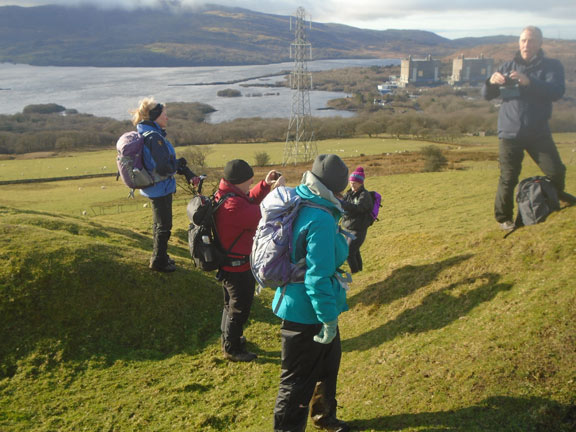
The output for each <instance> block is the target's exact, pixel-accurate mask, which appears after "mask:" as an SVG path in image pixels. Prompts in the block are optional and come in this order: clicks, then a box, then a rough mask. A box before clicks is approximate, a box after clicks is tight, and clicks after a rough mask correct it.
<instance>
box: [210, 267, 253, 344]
mask: <svg viewBox="0 0 576 432" xmlns="http://www.w3.org/2000/svg"><path fill="white" fill-rule="evenodd" d="M218 277H219V279H220V280H221V281H222V291H223V294H224V309H223V310H222V322H221V323H220V329H221V330H222V342H223V347H224V350H225V351H226V352H227V353H229V354H236V353H239V352H241V350H242V348H241V343H240V337H241V336H242V334H243V333H244V324H246V322H247V321H248V317H249V316H250V309H251V308H252V301H253V300H254V290H255V286H256V280H255V279H254V276H253V275H252V271H251V270H248V271H244V272H238V273H233V272H226V271H222V270H221V271H220V272H219V273H218Z"/></svg>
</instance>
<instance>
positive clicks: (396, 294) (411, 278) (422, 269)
mask: <svg viewBox="0 0 576 432" xmlns="http://www.w3.org/2000/svg"><path fill="white" fill-rule="evenodd" d="M472 257H473V255H470V254H466V255H459V256H455V257H452V258H448V259H446V260H444V261H440V262H437V263H433V264H426V265H421V266H413V265H407V266H404V267H402V268H399V269H397V270H394V271H393V272H392V274H391V275H390V276H388V278H386V280H384V281H380V282H377V283H375V284H372V285H369V286H368V287H366V288H365V289H364V290H362V292H360V293H358V294H356V295H355V296H352V297H350V298H349V300H348V304H349V305H350V307H354V306H356V305H357V304H363V305H377V306H380V305H385V304H388V303H392V302H393V301H394V300H397V299H399V298H402V297H406V296H408V295H410V294H412V293H413V292H415V291H417V290H418V289H420V288H422V287H424V286H426V285H428V284H429V283H431V282H432V281H434V280H435V279H436V278H437V277H438V275H439V274H440V273H441V272H442V271H444V270H446V269H447V268H450V267H454V266H457V265H458V264H460V263H462V262H464V261H466V260H468V259H470V258H472Z"/></svg>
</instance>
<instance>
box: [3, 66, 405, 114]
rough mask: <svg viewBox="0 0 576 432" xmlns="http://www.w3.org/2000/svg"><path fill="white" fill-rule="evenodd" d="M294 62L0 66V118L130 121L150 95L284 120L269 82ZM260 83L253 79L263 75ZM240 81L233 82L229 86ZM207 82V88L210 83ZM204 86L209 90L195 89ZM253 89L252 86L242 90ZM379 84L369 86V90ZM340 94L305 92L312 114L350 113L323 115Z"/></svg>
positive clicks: (283, 100) (281, 102)
mask: <svg viewBox="0 0 576 432" xmlns="http://www.w3.org/2000/svg"><path fill="white" fill-rule="evenodd" d="M390 64H394V65H398V64H400V60H398V59H371V60H317V61H311V62H309V63H308V69H309V70H310V71H320V70H330V69H338V68H346V67H369V66H386V65H390ZM292 67H293V63H291V62H289V63H277V64H269V65H253V66H218V67H181V68H97V67H60V66H30V65H22V64H10V63H0V101H1V103H0V114H16V113H18V112H22V110H23V109H24V107H25V106H27V105H32V104H46V103H56V104H59V105H62V106H64V107H66V108H68V109H76V110H78V111H79V112H82V113H88V114H93V115H95V116H104V117H112V118H115V119H118V120H127V119H129V118H130V114H129V111H130V110H131V109H133V108H135V107H136V106H137V104H138V100H139V99H141V98H142V97H145V96H154V98H155V99H156V100H158V101H161V102H201V103H205V104H208V105H211V106H212V107H214V108H215V109H216V110H217V111H216V112H215V113H212V114H210V116H209V118H208V121H209V122H211V123H220V122H224V121H229V120H233V119H237V118H247V117H281V118H288V117H290V103H291V98H290V93H291V90H290V89H288V88H285V87H272V88H267V87H261V86H257V85H262V84H274V83H275V82H277V81H282V80H283V76H282V75H278V76H270V75H274V74H279V73H281V72H284V71H291V70H292ZM264 76H267V77H266V78H258V77H264ZM239 80H245V81H242V82H237V83H235V84H226V83H228V82H231V81H239ZM209 83H213V84H209ZM200 84H209V85H200ZM250 84H254V86H253V87H245V86H246V85H250ZM378 84H379V83H374V86H376V85H378ZM228 88H231V89H237V90H239V91H240V92H241V93H242V97H233V98H230V97H219V96H217V93H218V91H220V90H223V89H228ZM344 96H346V94H344V93H336V92H323V91H311V92H310V106H311V110H312V115H313V116H315V117H331V116H338V115H339V116H346V117H349V116H351V115H353V114H352V113H349V112H347V111H334V110H322V108H325V107H326V103H327V102H328V101H329V100H330V99H335V98H340V97H344Z"/></svg>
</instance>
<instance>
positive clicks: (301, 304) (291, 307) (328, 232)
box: [272, 172, 348, 324]
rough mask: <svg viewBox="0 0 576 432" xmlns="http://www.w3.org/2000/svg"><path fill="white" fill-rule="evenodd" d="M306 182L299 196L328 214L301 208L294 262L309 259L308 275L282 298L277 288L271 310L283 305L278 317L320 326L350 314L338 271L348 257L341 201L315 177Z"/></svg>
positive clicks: (288, 289)
mask: <svg viewBox="0 0 576 432" xmlns="http://www.w3.org/2000/svg"><path fill="white" fill-rule="evenodd" d="M304 179H305V181H304V182H303V184H301V185H300V186H298V187H297V188H296V193H297V194H298V195H300V196H301V197H302V198H303V199H305V200H310V201H311V202H313V203H314V204H319V205H322V206H323V207H326V208H327V209H328V210H329V212H327V211H325V210H323V209H319V208H315V207H307V206H302V207H301V208H300V210H299V213H298V216H297V217H296V220H295V221H294V225H293V229H294V235H293V239H292V252H291V260H292V262H294V263H296V262H298V261H299V260H300V259H301V258H303V257H306V275H305V277H304V282H303V283H291V284H288V285H287V286H286V288H285V290H284V296H283V298H281V297H282V291H283V288H278V289H277V290H276V294H275V296H274V300H273V302H272V308H273V310H276V307H277V306H278V302H280V306H279V307H278V310H277V311H276V315H277V316H278V317H280V318H282V319H284V320H288V321H294V322H297V323H301V324H318V323H321V322H329V321H333V320H335V319H336V318H338V315H340V314H341V313H342V312H344V311H346V310H348V304H347V303H346V290H345V289H344V288H343V287H342V286H341V284H340V282H339V280H338V279H337V278H336V270H337V269H338V267H340V266H341V265H342V264H343V263H344V262H345V261H346V257H347V256H348V245H347V243H346V239H345V238H344V236H343V235H342V234H341V233H340V232H339V229H338V220H339V219H340V216H341V214H342V208H341V207H340V204H339V202H338V200H337V199H336V198H335V197H334V195H333V194H332V192H330V191H329V190H328V189H327V188H326V187H325V186H324V185H323V184H322V183H320V181H318V180H317V179H316V177H314V175H313V174H312V173H310V172H307V173H305V174H304ZM330 213H331V214H330Z"/></svg>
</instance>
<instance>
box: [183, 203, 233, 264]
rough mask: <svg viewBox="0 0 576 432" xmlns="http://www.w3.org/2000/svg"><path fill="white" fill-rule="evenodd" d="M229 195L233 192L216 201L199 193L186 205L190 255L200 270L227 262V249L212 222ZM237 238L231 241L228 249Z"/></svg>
mask: <svg viewBox="0 0 576 432" xmlns="http://www.w3.org/2000/svg"><path fill="white" fill-rule="evenodd" d="M231 196H234V194H233V193H229V194H226V195H224V196H223V197H222V198H221V199H220V200H219V201H216V198H215V196H214V195H211V196H209V197H207V196H204V195H200V194H199V195H196V196H194V197H193V198H192V199H191V200H190V202H189V203H188V206H187V207H186V213H187V214H188V219H190V227H189V228H188V246H189V247H190V255H191V256H192V259H193V260H194V264H195V265H196V267H198V268H200V269H201V270H204V271H212V270H217V269H218V268H219V267H221V266H222V265H225V264H226V262H227V255H228V251H225V250H224V249H223V248H222V246H221V244H220V240H219V238H218V233H217V232H216V224H215V223H214V214H215V213H216V210H218V208H219V207H220V206H221V205H222V204H223V203H224V201H226V200H227V199H228V198H230V197H231ZM237 240H238V239H236V240H235V241H234V243H232V246H231V247H230V249H232V247H233V246H234V244H235V243H236V241H237Z"/></svg>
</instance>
